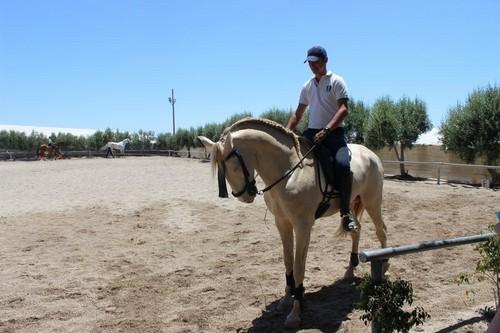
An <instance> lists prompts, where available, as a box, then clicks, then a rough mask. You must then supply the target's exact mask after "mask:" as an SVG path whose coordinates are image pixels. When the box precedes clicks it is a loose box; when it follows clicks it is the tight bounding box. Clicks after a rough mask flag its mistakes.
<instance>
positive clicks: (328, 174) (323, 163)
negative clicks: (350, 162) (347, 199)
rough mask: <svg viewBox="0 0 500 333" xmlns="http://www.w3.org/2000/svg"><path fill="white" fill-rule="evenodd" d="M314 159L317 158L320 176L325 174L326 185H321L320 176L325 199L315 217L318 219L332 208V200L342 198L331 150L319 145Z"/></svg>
mask: <svg viewBox="0 0 500 333" xmlns="http://www.w3.org/2000/svg"><path fill="white" fill-rule="evenodd" d="M314 157H315V158H316V167H317V168H318V171H319V172H318V174H321V173H322V174H323V175H324V176H325V180H326V184H324V185H323V184H322V183H321V176H319V186H320V188H321V192H322V193H323V199H322V200H321V202H320V204H319V206H318V208H317V209H316V213H315V214H314V217H315V218H316V219H318V218H320V217H321V216H323V214H324V213H325V212H326V211H327V210H328V208H329V207H330V203H329V202H330V200H331V199H333V198H336V197H339V196H340V193H339V191H338V190H337V189H338V188H339V184H338V179H336V178H337V177H335V158H334V157H333V156H332V154H331V153H330V150H329V149H328V148H326V147H325V146H323V145H319V146H318V147H317V148H316V149H315V150H314Z"/></svg>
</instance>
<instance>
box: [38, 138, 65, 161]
mask: <svg viewBox="0 0 500 333" xmlns="http://www.w3.org/2000/svg"><path fill="white" fill-rule="evenodd" d="M61 144H62V142H58V143H53V144H52V145H50V146H49V145H48V144H45V143H44V144H41V145H40V148H38V159H39V160H42V159H43V160H44V159H46V158H50V157H54V159H56V160H60V159H61V158H62V154H61Z"/></svg>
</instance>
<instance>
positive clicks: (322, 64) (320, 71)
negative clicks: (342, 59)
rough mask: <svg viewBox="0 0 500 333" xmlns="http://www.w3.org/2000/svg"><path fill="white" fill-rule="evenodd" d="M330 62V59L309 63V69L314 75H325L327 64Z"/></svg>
mask: <svg viewBox="0 0 500 333" xmlns="http://www.w3.org/2000/svg"><path fill="white" fill-rule="evenodd" d="M327 62H328V58H326V59H319V60H318V61H314V62H313V61H308V63H309V68H311V71H312V72H313V74H314V75H324V74H326V63H327Z"/></svg>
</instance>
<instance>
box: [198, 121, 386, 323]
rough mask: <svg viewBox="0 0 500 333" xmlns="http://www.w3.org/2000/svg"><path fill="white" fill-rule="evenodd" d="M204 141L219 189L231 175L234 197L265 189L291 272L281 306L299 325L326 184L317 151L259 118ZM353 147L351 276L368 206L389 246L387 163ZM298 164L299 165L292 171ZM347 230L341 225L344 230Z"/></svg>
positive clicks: (334, 206) (335, 206) (246, 198)
mask: <svg viewBox="0 0 500 333" xmlns="http://www.w3.org/2000/svg"><path fill="white" fill-rule="evenodd" d="M199 139H200V140H201V142H202V143H203V145H204V146H205V147H206V148H208V149H211V152H212V153H211V161H212V166H213V169H214V170H215V167H217V168H218V169H219V191H220V190H221V186H225V184H226V183H225V179H227V182H228V183H229V185H230V186H231V189H232V190H233V192H232V193H233V195H234V196H236V197H237V198H238V200H240V201H242V202H245V203H251V202H253V201H254V199H255V196H256V195H257V194H258V193H262V192H264V200H265V202H266V205H267V207H268V208H269V210H270V211H271V212H272V213H273V215H274V217H275V224H276V227H277V228H278V231H279V233H280V236H281V241H282V245H283V259H284V263H285V270H286V272H285V275H286V288H285V295H284V297H283V298H282V299H281V300H280V302H279V305H278V310H281V311H283V310H286V309H288V308H290V307H291V311H290V313H289V314H288V316H287V318H286V321H285V326H286V327H292V328H296V327H298V326H299V325H300V320H301V319H300V316H301V308H302V302H303V295H304V287H303V284H302V282H303V280H304V273H305V264H306V257H307V251H308V248H309V240H310V236H311V229H312V226H313V224H314V221H315V212H316V210H317V208H318V205H319V203H320V202H321V201H322V199H323V193H322V190H321V188H320V184H321V183H322V184H325V181H324V177H323V176H322V174H321V172H319V171H318V170H319V168H317V167H315V159H314V157H313V156H312V154H309V155H307V156H303V155H304V154H306V152H308V151H309V149H310V148H311V146H312V145H311V143H310V142H308V141H307V140H305V139H304V138H299V137H298V136H297V135H295V134H294V133H293V132H292V131H290V130H288V129H286V128H285V127H283V126H281V125H279V124H277V123H275V122H272V121H269V120H265V119H258V118H246V119H243V120H240V121H238V122H236V123H234V124H233V125H232V126H230V127H229V128H227V129H226V130H225V131H224V134H223V137H222V138H221V139H220V141H218V142H212V141H211V140H210V139H208V138H206V137H202V136H200V137H199ZM349 149H350V150H351V153H352V159H351V170H352V172H353V186H352V195H351V207H352V211H353V213H354V215H355V217H356V222H357V223H358V226H357V227H358V231H357V232H350V233H349V234H350V235H351V238H352V252H351V260H350V264H349V267H348V268H347V271H346V274H345V277H346V278H350V277H353V276H354V269H355V267H356V266H357V265H358V263H359V261H358V257H357V254H358V245H359V237H360V231H361V229H360V228H361V226H360V225H359V222H358V221H359V219H360V217H361V214H362V213H363V211H364V210H366V211H367V212H368V214H369V215H370V217H371V219H372V221H373V223H374V224H375V228H376V234H377V237H378V239H379V241H380V244H381V246H382V247H386V226H385V224H384V221H383V219H382V214H381V206H382V187H383V180H384V177H383V167H382V163H381V161H380V159H379V158H378V156H377V155H375V154H374V153H373V152H372V151H370V150H369V149H368V148H366V147H364V146H361V145H354V144H350V145H349ZM303 157H304V159H303V160H302V162H301V159H302V158H303ZM297 165H298V166H299V167H297V168H296V169H295V170H294V171H293V172H292V173H290V170H292V169H293V168H294V167H295V166H297ZM256 173H257V174H258V175H259V176H260V177H261V179H262V181H263V182H264V184H265V186H266V188H265V189H264V190H262V191H260V192H259V191H257V188H256V186H255V177H256ZM283 176H285V177H283ZM224 177H225V179H224ZM281 178H282V180H280V179H281ZM219 193H220V192H219ZM338 210H339V199H338V198H336V199H333V201H332V202H331V205H330V208H329V209H328V211H327V212H326V213H325V214H324V215H323V216H329V215H332V214H334V213H336V212H338ZM342 230H343V229H342V226H340V227H339V232H342ZM294 235H295V240H294ZM294 245H295V254H294ZM292 301H293V302H292Z"/></svg>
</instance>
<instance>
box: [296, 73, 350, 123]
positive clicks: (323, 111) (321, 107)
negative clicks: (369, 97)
mask: <svg viewBox="0 0 500 333" xmlns="http://www.w3.org/2000/svg"><path fill="white" fill-rule="evenodd" d="M341 98H349V93H348V91H347V85H346V83H345V81H344V79H343V78H342V77H341V76H339V75H337V74H334V73H332V72H330V71H328V72H327V73H326V75H324V76H323V77H322V78H321V80H320V81H319V82H317V81H316V78H314V77H313V78H312V79H310V80H309V81H307V82H306V83H305V84H304V87H303V88H302V91H301V92H300V99H299V103H300V104H304V105H308V106H309V124H308V127H309V128H317V129H320V128H323V127H325V126H326V124H328V122H329V121H330V120H331V119H332V117H333V116H334V115H335V113H337V110H338V107H337V101H338V100H339V99H341ZM340 126H344V123H342V124H341V125H340Z"/></svg>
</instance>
